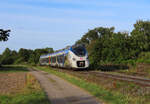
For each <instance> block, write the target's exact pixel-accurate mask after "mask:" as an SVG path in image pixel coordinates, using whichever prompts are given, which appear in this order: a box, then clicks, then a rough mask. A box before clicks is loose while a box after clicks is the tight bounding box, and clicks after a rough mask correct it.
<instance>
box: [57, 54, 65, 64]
mask: <svg viewBox="0 0 150 104" xmlns="http://www.w3.org/2000/svg"><path fill="white" fill-rule="evenodd" d="M57 62H58V63H64V55H59V56H57Z"/></svg>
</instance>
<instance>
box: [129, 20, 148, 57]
mask: <svg viewBox="0 0 150 104" xmlns="http://www.w3.org/2000/svg"><path fill="white" fill-rule="evenodd" d="M131 39H132V48H133V49H134V50H135V51H134V54H135V57H137V56H138V55H139V54H140V53H141V52H148V51H150V21H143V20H139V21H137V22H136V23H135V24H134V29H133V31H132V32H131Z"/></svg>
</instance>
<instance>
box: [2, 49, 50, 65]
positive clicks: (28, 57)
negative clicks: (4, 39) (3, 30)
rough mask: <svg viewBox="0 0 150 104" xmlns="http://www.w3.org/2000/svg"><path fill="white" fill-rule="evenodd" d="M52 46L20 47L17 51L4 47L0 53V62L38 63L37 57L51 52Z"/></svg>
mask: <svg viewBox="0 0 150 104" xmlns="http://www.w3.org/2000/svg"><path fill="white" fill-rule="evenodd" d="M52 52H53V48H43V49H35V50H31V49H24V48H21V49H20V50H19V51H18V52H17V51H15V50H10V49H9V48H6V49H5V50H4V52H3V53H2V55H0V64H2V65H5V64H6V65H7V64H32V65H36V64H38V63H39V58H40V56H41V55H42V54H48V53H52Z"/></svg>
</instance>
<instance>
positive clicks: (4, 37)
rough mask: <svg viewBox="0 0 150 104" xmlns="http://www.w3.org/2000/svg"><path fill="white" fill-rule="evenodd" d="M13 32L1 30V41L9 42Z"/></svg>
mask: <svg viewBox="0 0 150 104" xmlns="http://www.w3.org/2000/svg"><path fill="white" fill-rule="evenodd" d="M10 31H11V30H3V29H0V41H7V40H8V37H9V32H10Z"/></svg>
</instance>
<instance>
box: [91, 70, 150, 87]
mask: <svg viewBox="0 0 150 104" xmlns="http://www.w3.org/2000/svg"><path fill="white" fill-rule="evenodd" d="M90 73H92V74H94V75H95V76H97V77H105V78H111V79H115V80H121V81H127V82H133V83H136V84H139V85H143V86H149V87H150V79H148V78H143V77H136V76H131V75H123V74H110V73H107V72H96V71H92V72H90Z"/></svg>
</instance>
